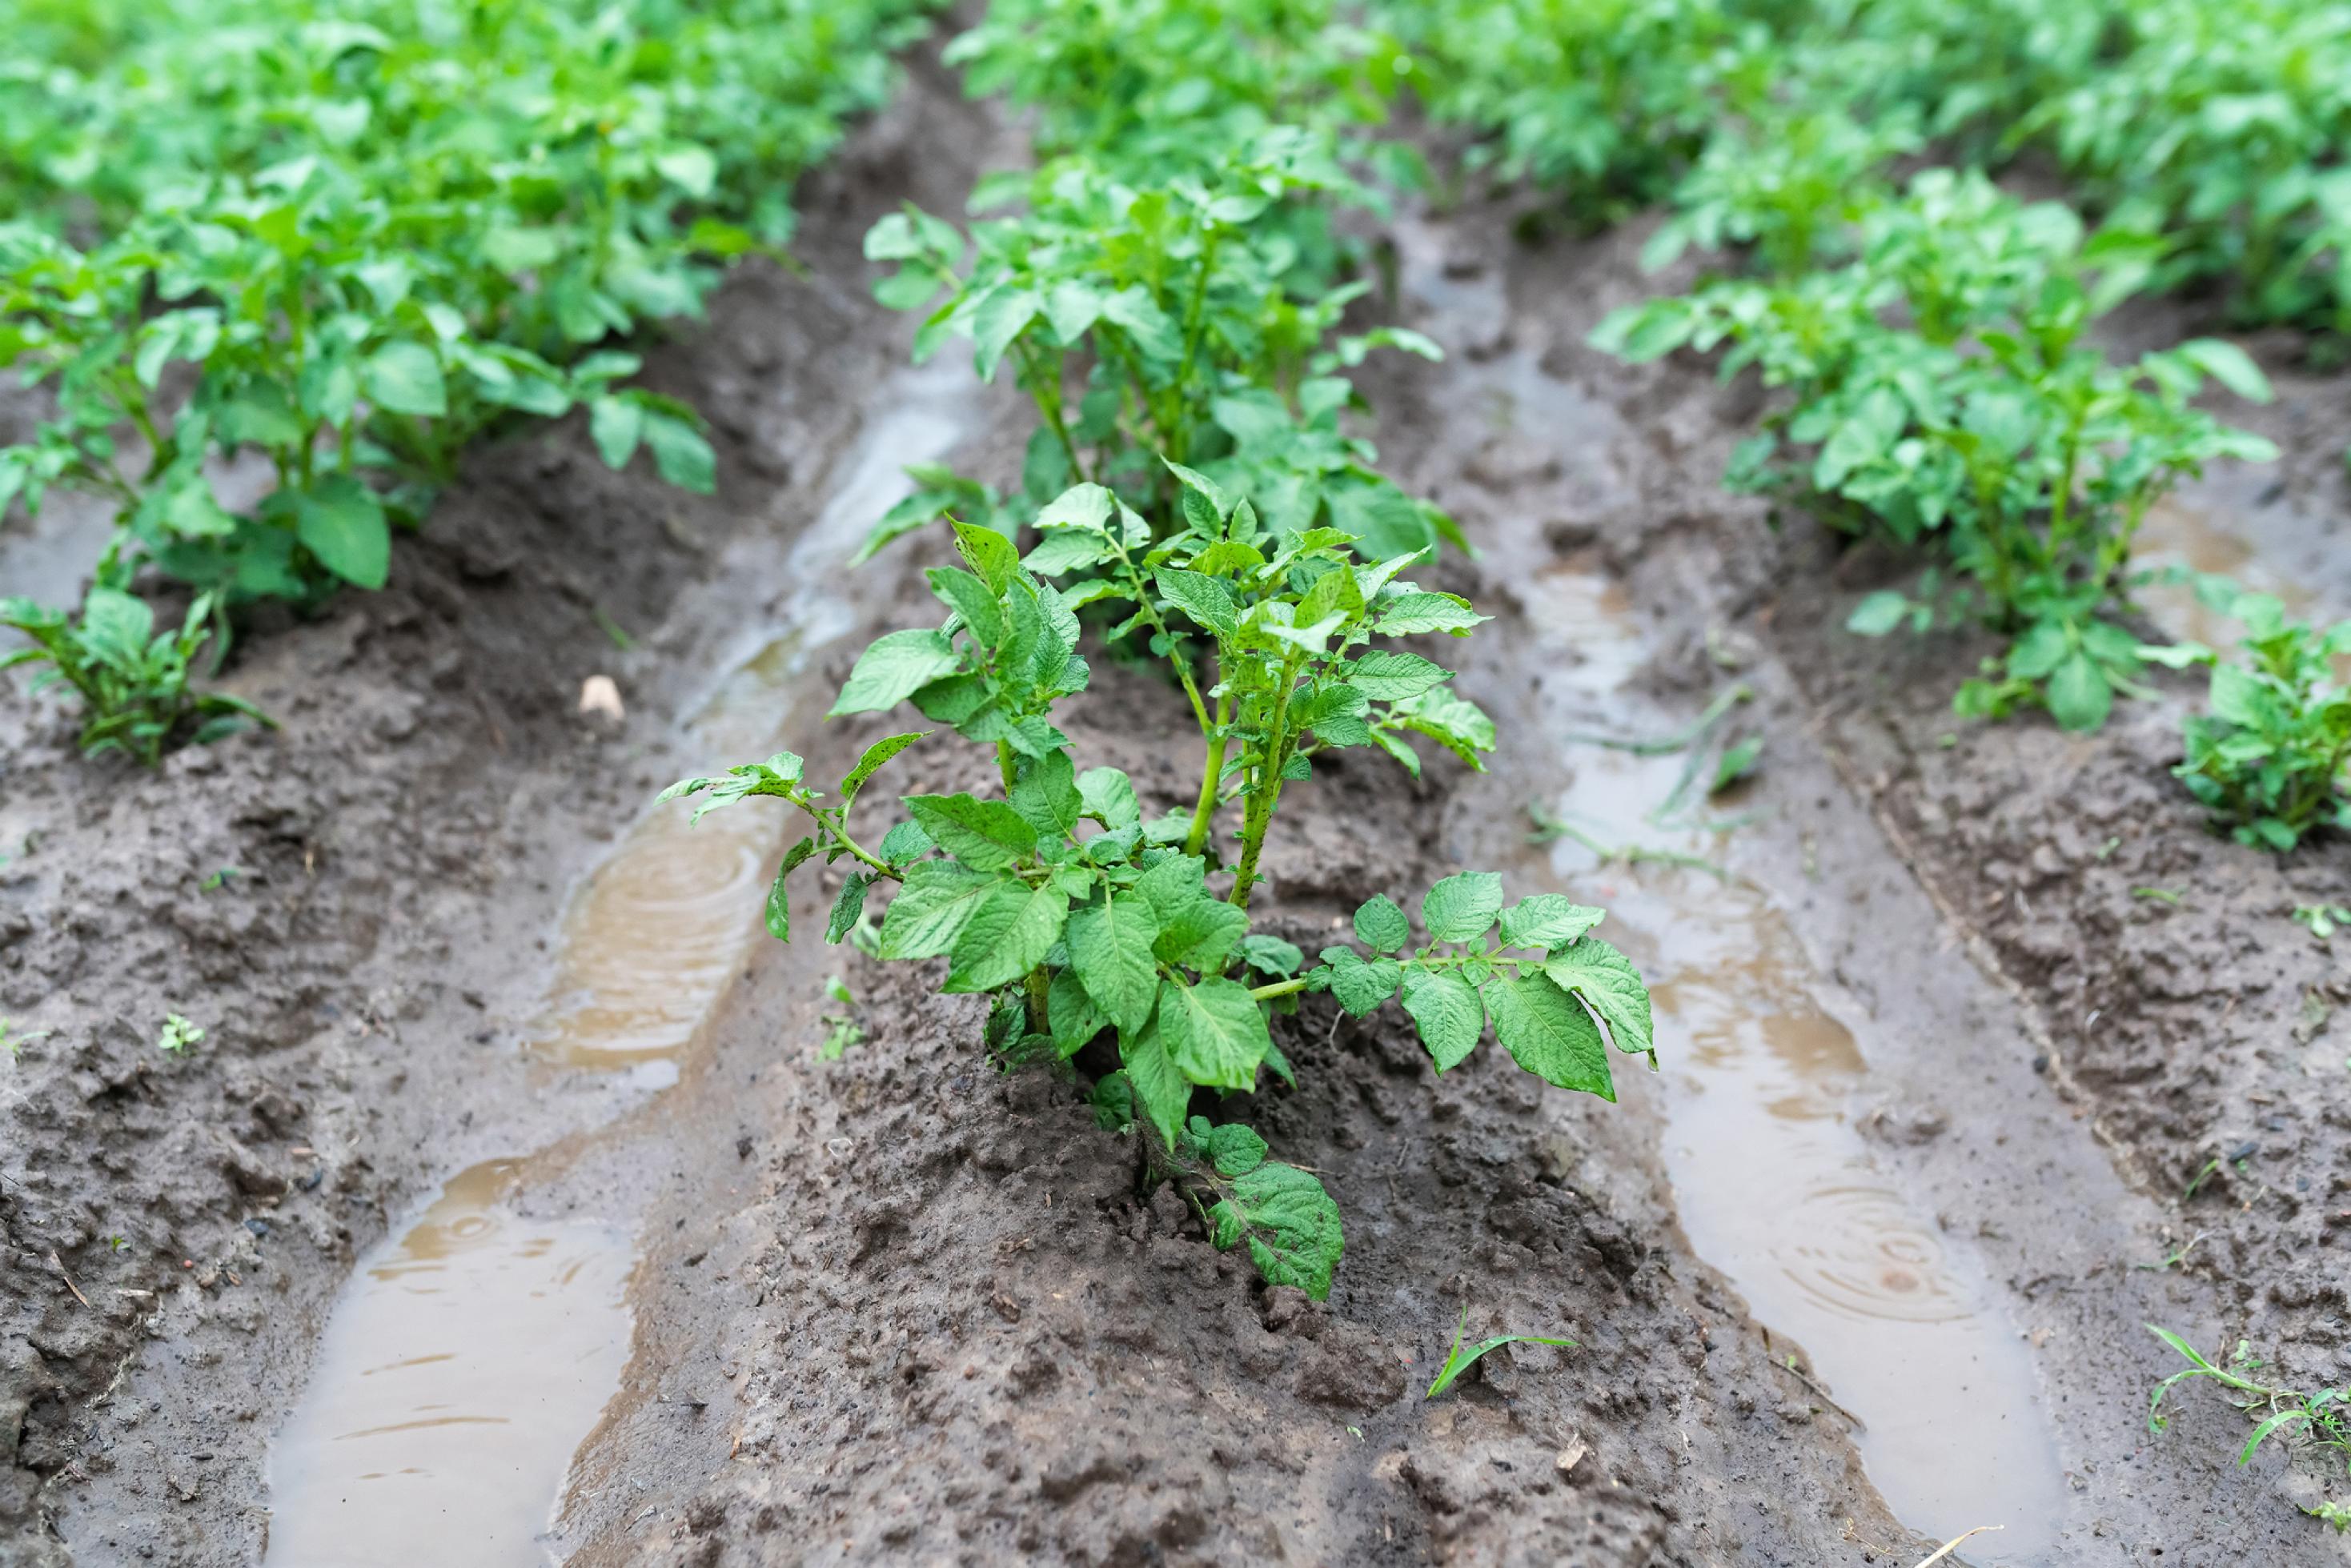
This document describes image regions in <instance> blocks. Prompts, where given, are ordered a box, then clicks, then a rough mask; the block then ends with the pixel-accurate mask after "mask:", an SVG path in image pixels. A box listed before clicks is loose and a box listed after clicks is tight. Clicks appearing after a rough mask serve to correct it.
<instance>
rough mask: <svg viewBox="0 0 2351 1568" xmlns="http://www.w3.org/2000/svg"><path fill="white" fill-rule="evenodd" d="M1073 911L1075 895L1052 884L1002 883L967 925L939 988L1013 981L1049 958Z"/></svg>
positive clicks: (958, 989)
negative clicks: (1071, 899)
mask: <svg viewBox="0 0 2351 1568" xmlns="http://www.w3.org/2000/svg"><path fill="white" fill-rule="evenodd" d="M1069 914H1070V895H1069V894H1066V893H1063V892H1062V891H1061V889H1060V888H1058V887H1056V886H1054V885H1053V884H1052V883H1044V884H1042V885H1041V886H1038V887H1030V886H1029V885H1027V884H1026V883H1018V882H1011V881H1004V882H999V883H997V884H996V886H995V887H994V888H993V889H991V890H990V891H989V893H988V894H987V897H986V898H984V899H982V900H981V901H980V904H979V907H978V908H977V909H975V910H973V911H972V914H971V918H970V919H969V920H967V921H966V922H965V923H964V928H963V931H962V934H961V935H959V936H956V945H955V951H954V954H953V955H952V956H951V957H950V959H949V962H948V967H947V978H946V984H945V985H943V986H941V987H940V989H941V990H943V991H946V992H947V993H949V994H951V995H952V994H956V993H967V992H972V991H992V990H995V989H996V988H998V987H999V986H1008V985H1010V984H1011V983H1012V982H1013V981H1015V980H1018V979H1019V978H1020V977H1023V976H1025V975H1027V974H1028V973H1029V970H1031V969H1033V968H1035V967H1037V966H1038V965H1040V964H1041V963H1043V962H1044V961H1045V955H1046V954H1048V953H1050V952H1051V951H1052V950H1053V944H1054V943H1056V942H1059V941H1060V940H1061V928H1062V926H1063V925H1065V924H1066V923H1067V922H1068V919H1069Z"/></svg>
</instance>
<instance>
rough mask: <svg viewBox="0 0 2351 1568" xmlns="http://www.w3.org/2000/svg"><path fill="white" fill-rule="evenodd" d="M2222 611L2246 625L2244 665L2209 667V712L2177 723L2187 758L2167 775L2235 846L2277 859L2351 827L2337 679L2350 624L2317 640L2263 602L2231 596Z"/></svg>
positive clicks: (2345, 726)
mask: <svg viewBox="0 0 2351 1568" xmlns="http://www.w3.org/2000/svg"><path fill="white" fill-rule="evenodd" d="M2227 610H2228V613H2230V614H2231V615H2232V616H2233V617H2235V618H2236V619H2237V620H2238V621H2240V622H2243V623H2244V628H2245V632H2244V636H2243V638H2242V639H2241V641H2240V643H2239V646H2240V648H2241V649H2242V651H2243V653H2244V654H2245V656H2246V657H2245V662H2244V663H2243V664H2231V663H2227V662H2225V661H2220V662H2215V663H2214V664H2213V666H2212V681H2211V688H2210V695H2209V697H2208V700H2207V705H2206V706H2207V708H2208V710H2209V711H2207V712H2205V713H2201V714H2195V715H2191V716H2189V718H2188V719H2187V720H2186V721H2185V724H2184V726H2183V728H2184V730H2185V732H2186V740H2187V747H2188V755H2187V758H2186V760H2184V761H2183V762H2181V763H2180V765H2179V767H2178V768H2174V769H2173V770H2172V771H2173V772H2174V773H2176V774H2177V775H2178V776H2179V778H2180V779H2183V780H2185V781H2186V783H2187V785H2188V788H2189V791H2190V792H2191V793H2192V794H2194V795H2195V797H2196V799H2197V800H2199V801H2200V802H2202V803H2203V805H2204V806H2205V807H2206V808H2207V809H2208V810H2210V812H2211V813H2212V820H2213V822H2214V823H2215V825H2216V826H2219V827H2222V828H2226V829H2227V830H2228V831H2230V832H2231V834H2233V835H2234V836H2235V837H2236V839H2237V841H2239V842H2240V843H2244V844H2250V845H2254V846H2258V847H2261V848H2265V849H2272V850H2277V851H2280V852H2283V851H2286V850H2291V849H2293V848H2294V846H2295V845H2296V844H2298V843H2300V842H2301V841H2302V838H2303V835H2304V834H2305V833H2309V832H2312V831H2316V830H2319V829H2322V828H2351V779H2346V774H2345V768H2346V765H2351V689H2346V687H2345V685H2344V684H2343V682H2342V680H2341V678H2340V677H2339V676H2338V675H2337V674H2336V673H2335V671H2336V663H2337V661H2339V660H2341V659H2343V658H2344V657H2346V655H2351V621H2346V622H2338V623H2337V624H2336V625H2335V626H2334V627H2332V628H2330V629H2329V630H2327V631H2325V632H2319V631H2317V630H2316V629H2315V628H2314V627H2311V626H2308V625H2304V624H2303V623H2301V622H2292V621H2288V620H2287V619H2286V618H2285V607H2284V606H2283V604H2281V603H2280V602H2279V601H2277V600H2276V599H2274V598H2273V597H2272V596H2270V595H2268V594H2265V593H2238V594H2235V595H2233V596H2232V598H2231V601H2230V602H2229V603H2228V605H2227ZM2190 655H2191V656H2194V657H2201V658H2210V654H2209V653H2207V651H2205V650H2202V649H2195V650H2191V651H2190Z"/></svg>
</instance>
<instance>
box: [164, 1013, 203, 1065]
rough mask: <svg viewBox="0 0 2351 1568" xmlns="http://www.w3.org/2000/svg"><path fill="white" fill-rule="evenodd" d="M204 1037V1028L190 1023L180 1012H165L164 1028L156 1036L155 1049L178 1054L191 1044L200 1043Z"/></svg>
mask: <svg viewBox="0 0 2351 1568" xmlns="http://www.w3.org/2000/svg"><path fill="white" fill-rule="evenodd" d="M202 1040H204V1030H202V1029H200V1028H199V1027H197V1026H196V1025H194V1024H193V1023H190V1022H189V1021H188V1020H187V1019H183V1018H182V1017H181V1016H180V1015H179V1014H178V1013H165V1014H164V1015H163V1028H162V1031H161V1032H160V1033H158V1034H157V1035H156V1036H155V1049H156V1050H158V1051H170V1052H171V1053H172V1055H174V1056H177V1055H179V1054H181V1053H182V1052H183V1051H186V1050H187V1049H188V1048H189V1047H190V1046H192V1045H195V1044H198V1043H200V1042H201V1041H202Z"/></svg>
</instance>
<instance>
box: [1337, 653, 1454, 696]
mask: <svg viewBox="0 0 2351 1568" xmlns="http://www.w3.org/2000/svg"><path fill="white" fill-rule="evenodd" d="M1452 678H1453V674H1452V672H1451V671H1449V670H1447V669H1446V668H1445V667H1444V666H1443V665H1441V664H1431V663H1430V662H1429V661H1428V660H1426V659H1424V658H1422V657H1421V656H1420V655H1419V654H1417V653H1400V652H1397V651H1395V650H1393V649H1374V650H1373V651H1372V652H1370V653H1365V654H1364V655H1363V656H1362V657H1361V658H1358V659H1357V660H1356V661H1355V662H1354V663H1353V664H1350V665H1349V666H1348V667H1347V684H1348V685H1352V686H1353V687H1354V688H1355V689H1356V690H1357V691H1360V692H1362V693H1363V694H1364V695H1365V696H1367V697H1370V698H1371V699H1372V700H1373V701H1374V702H1404V701H1406V700H1408V699H1410V698H1413V697H1416V696H1418V695H1420V694H1421V693H1423V692H1425V691H1427V690H1428V689H1429V688H1430V687H1432V686H1437V685H1443V684H1444V683H1445V682H1447V681H1448V680H1451V679H1452Z"/></svg>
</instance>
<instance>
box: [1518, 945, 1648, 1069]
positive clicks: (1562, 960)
mask: <svg viewBox="0 0 2351 1568" xmlns="http://www.w3.org/2000/svg"><path fill="white" fill-rule="evenodd" d="M1543 973H1544V974H1546V975H1548V976H1550V977H1552V981H1553V982H1554V983H1556V984H1557V985H1558V987H1559V988H1560V989H1562V990H1563V991H1572V992H1573V993H1574V994H1575V995H1576V996H1577V997H1579V998H1582V999H1583V1005H1584V1006H1585V1007H1588V1008H1590V1009H1592V1011H1593V1016H1595V1017H1596V1018H1598V1019H1600V1021H1601V1022H1602V1023H1604V1024H1606V1025H1607V1026H1608V1035H1609V1038H1610V1039H1612V1040H1614V1041H1615V1042H1616V1049H1617V1050H1619V1051H1626V1052H1636V1053H1637V1052H1646V1053H1649V1054H1652V1055H1654V1054H1655V1052H1656V1046H1657V1040H1656V1025H1655V1023H1654V1022H1653V1021H1652V1019H1651V1018H1650V1014H1649V988H1648V987H1647V986H1646V985H1644V984H1643V983H1642V980H1641V972H1640V971H1639V970H1638V969H1635V967H1633V960H1631V959H1630V958H1627V957H1626V956H1625V955H1624V954H1622V953H1620V952H1618V951H1617V950H1616V949H1615V948H1614V947H1612V946H1609V945H1608V944H1607V943H1605V942H1603V941H1602V940H1600V938H1598V937H1597V936H1587V937H1585V938H1584V939H1583V941H1581V942H1578V943H1577V944H1576V945H1575V946H1573V947H1570V948H1569V949H1567V951H1565V952H1563V953H1555V954H1553V955H1552V956H1551V957H1550V958H1549V959H1548V960H1546V961H1545V962H1544V964H1543Z"/></svg>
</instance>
